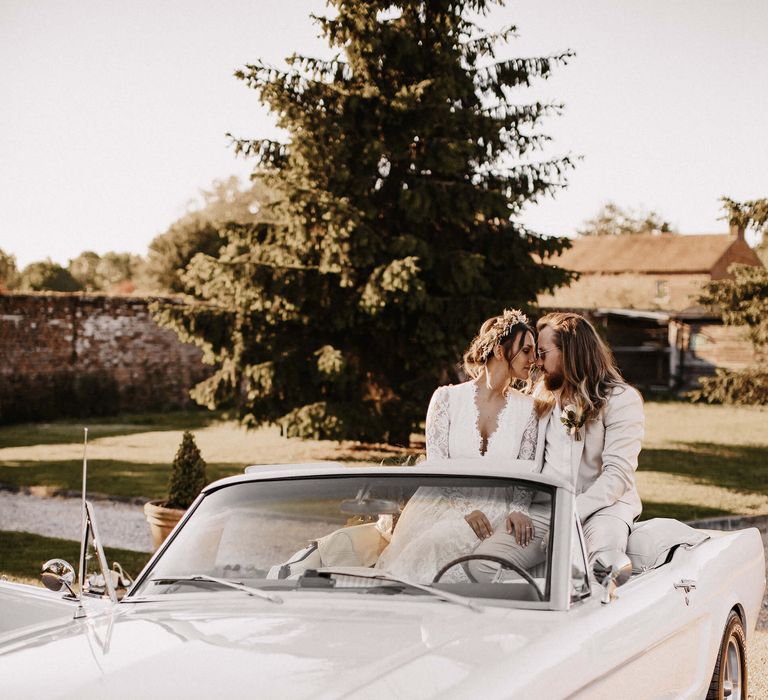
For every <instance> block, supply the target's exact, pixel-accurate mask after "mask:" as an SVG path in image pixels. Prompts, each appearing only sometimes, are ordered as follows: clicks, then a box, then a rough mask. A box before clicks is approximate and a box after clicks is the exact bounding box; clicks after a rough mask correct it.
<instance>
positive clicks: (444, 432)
mask: <svg viewBox="0 0 768 700" xmlns="http://www.w3.org/2000/svg"><path fill="white" fill-rule="evenodd" d="M476 394H477V385H476V383H475V382H474V381H470V382H465V383H463V384H458V385H452V386H443V387H440V388H439V389H437V391H435V393H434V394H433V396H432V400H431V401H430V404H429V409H428V411H427V425H426V436H427V459H428V460H439V459H467V458H470V459H492V460H494V462H495V463H496V464H498V465H502V464H504V463H507V464H509V468H510V471H517V472H521V471H534V470H535V469H536V446H537V439H538V418H537V416H536V414H535V412H534V409H533V399H532V398H531V397H529V396H524V395H523V394H520V393H518V392H515V391H511V392H510V393H509V395H508V396H507V400H506V403H505V405H504V407H503V408H502V410H501V411H500V412H499V415H498V417H497V420H496V430H495V431H494V432H493V433H492V434H491V435H489V436H488V441H487V444H486V445H485V451H483V446H484V445H483V438H482V435H481V434H480V430H479V428H478V418H479V412H478V408H477V400H476ZM531 497H532V492H531V491H530V490H529V489H525V488H520V487H513V488H501V487H499V488H490V487H489V488H480V487H476V488H458V487H456V488H449V487H421V488H419V489H418V490H417V491H416V493H415V494H414V495H413V497H412V498H411V499H410V500H409V501H408V504H407V505H406V507H405V508H404V510H403V512H402V515H401V516H400V519H399V521H398V523H397V527H396V528H395V532H394V534H393V536H392V540H391V542H390V544H389V546H388V547H387V548H386V549H385V550H384V551H383V552H382V553H381V556H380V557H379V560H378V562H377V563H376V568H378V569H384V570H386V571H388V572H389V573H392V574H394V575H398V576H402V577H404V578H408V579H411V580H413V581H417V582H422V583H431V582H432V579H433V578H434V576H435V574H436V573H437V572H438V571H439V570H440V569H441V568H442V567H443V565H444V564H446V563H447V562H449V561H451V560H452V559H455V558H456V557H460V556H462V555H465V554H471V553H472V551H473V550H474V549H475V547H477V545H478V544H480V541H481V540H479V539H478V538H477V535H475V533H474V531H473V530H472V528H471V527H470V526H469V524H468V523H467V521H466V520H465V519H464V516H465V515H468V514H469V513H471V512H472V511H474V510H480V511H482V512H483V513H484V514H485V515H486V517H487V518H488V520H489V521H490V523H491V526H492V528H493V530H494V532H495V531H496V529H497V528H499V527H504V526H505V520H506V517H507V515H508V514H509V513H510V512H512V511H523V512H527V510H528V506H529V505H530V502H531ZM443 580H445V581H466V580H467V579H466V577H465V575H464V572H463V570H462V569H461V567H459V566H456V567H453V568H452V569H450V570H449V571H448V572H447V573H446V575H445V576H444V577H443Z"/></svg>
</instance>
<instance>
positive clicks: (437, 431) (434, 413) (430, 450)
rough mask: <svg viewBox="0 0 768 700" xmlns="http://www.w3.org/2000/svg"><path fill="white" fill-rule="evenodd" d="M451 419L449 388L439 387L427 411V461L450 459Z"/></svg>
mask: <svg viewBox="0 0 768 700" xmlns="http://www.w3.org/2000/svg"><path fill="white" fill-rule="evenodd" d="M450 428H451V417H450V415H449V413H448V387H446V386H441V387H439V388H438V389H437V390H436V391H435V393H434V394H432V400H431V401H430V402H429V408H428V409H427V429H426V434H427V459H450V456H451V455H450V451H449V449H448V433H449V431H450Z"/></svg>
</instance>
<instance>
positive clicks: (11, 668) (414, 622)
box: [0, 594, 562, 700]
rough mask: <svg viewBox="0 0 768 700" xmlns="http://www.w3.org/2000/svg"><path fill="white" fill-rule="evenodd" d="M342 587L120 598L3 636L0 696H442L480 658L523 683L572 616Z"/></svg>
mask: <svg viewBox="0 0 768 700" xmlns="http://www.w3.org/2000/svg"><path fill="white" fill-rule="evenodd" d="M333 596H334V597H333V598H331V597H330V596H329V595H327V594H326V595H323V594H302V595H300V596H299V595H291V594H288V595H285V603H284V604H283V605H279V606H278V605H275V604H273V603H269V602H266V601H263V600H260V599H255V598H251V597H247V596H239V595H237V594H231V595H227V596H226V601H222V600H221V598H222V596H221V594H219V596H218V597H216V596H210V595H198V594H191V595H185V596H183V598H184V601H181V600H179V601H168V602H162V603H155V602H145V603H122V604H120V605H118V606H116V608H115V609H114V610H112V611H110V612H107V613H103V614H97V615H91V616H89V617H86V618H85V619H82V620H72V621H70V622H68V623H66V624H58V625H57V626H56V627H55V628H53V629H48V630H45V631H42V630H41V631H37V632H36V633H31V634H30V633H29V632H28V633H27V634H25V635H23V637H22V638H19V637H17V638H15V639H7V640H6V642H5V643H4V644H2V645H0V678H3V679H4V681H3V684H4V685H5V683H6V681H8V682H9V683H10V684H11V685H10V687H6V690H7V691H8V692H7V693H4V695H5V696H6V697H14V698H19V699H20V698H25V697H36V698H37V697H45V698H47V699H48V700H51V699H53V698H61V699H62V700H63V699H65V698H72V699H74V698H77V699H78V700H85V699H88V698H94V699H95V698H99V699H101V698H110V700H118V699H119V698H143V697H160V696H161V695H166V696H169V697H181V696H183V697H185V698H188V699H192V698H207V699H209V698H213V697H227V696H232V697H243V696H244V691H247V692H245V695H246V696H249V695H250V694H251V693H252V694H253V696H259V697H281V698H296V699H303V698H310V697H311V698H339V697H345V696H347V695H353V694H359V693H360V692H364V694H365V696H366V697H379V696H381V697H385V696H386V697H388V698H391V697H392V696H394V697H420V698H429V697H433V696H436V695H442V696H443V697H445V696H446V692H448V691H450V690H452V689H457V688H460V687H461V686H462V684H463V683H464V682H469V681H470V677H472V678H476V677H477V673H478V671H479V670H480V669H482V668H487V669H488V670H489V672H490V676H493V673H492V669H493V668H495V667H500V665H503V666H504V668H505V669H506V673H505V674H504V675H505V676H506V677H507V679H508V678H509V675H508V674H509V673H510V672H511V671H513V666H515V667H517V668H518V671H517V673H518V678H519V680H521V681H523V680H524V678H525V676H528V675H530V673H531V672H532V670H531V669H532V668H536V669H537V670H541V667H542V665H541V663H540V662H541V659H542V658H545V659H546V658H549V657H551V656H552V654H551V648H550V652H549V654H547V653H546V652H545V651H544V648H545V647H548V646H550V645H549V644H547V642H546V639H547V638H549V637H550V635H551V634H553V633H555V631H556V629H557V628H558V627H559V626H560V625H561V624H562V620H561V619H559V618H560V616H562V613H553V612H547V611H541V610H510V609H507V608H500V607H494V606H485V607H484V609H483V611H482V612H473V611H472V610H469V609H467V608H465V607H463V606H459V605H456V604H451V603H446V602H443V601H440V600H437V599H427V600H424V599H416V598H411V599H404V600H401V599H393V598H392V597H390V596H386V598H374V597H373V596H370V595H366V596H365V598H364V599H363V598H362V597H361V596H354V595H351V596H347V595H341V594H333ZM337 596H338V597H337ZM180 597H181V596H180ZM559 644H562V640H561V641H560V642H559ZM553 661H554V660H553ZM532 662H533V663H532ZM42 669H45V673H44V674H43V673H41V670H42ZM490 676H489V677H490ZM470 687H472V686H470Z"/></svg>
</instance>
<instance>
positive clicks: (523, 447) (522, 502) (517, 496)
mask: <svg viewBox="0 0 768 700" xmlns="http://www.w3.org/2000/svg"><path fill="white" fill-rule="evenodd" d="M538 436H539V418H538V416H537V415H536V411H531V415H530V417H529V418H528V422H527V423H526V424H525V428H524V429H523V437H522V440H521V441H520V453H519V454H518V455H517V458H518V459H536V441H537V439H538ZM532 499H533V489H527V488H523V487H522V486H515V487H514V489H513V490H512V498H511V499H510V505H509V512H510V513H514V512H515V511H517V512H520V513H526V514H527V513H528V506H530V505H531V500H532Z"/></svg>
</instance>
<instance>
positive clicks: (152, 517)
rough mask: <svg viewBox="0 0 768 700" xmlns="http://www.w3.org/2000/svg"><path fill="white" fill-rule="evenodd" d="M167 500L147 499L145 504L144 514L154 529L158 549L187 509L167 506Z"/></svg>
mask: <svg viewBox="0 0 768 700" xmlns="http://www.w3.org/2000/svg"><path fill="white" fill-rule="evenodd" d="M164 504H165V501H147V502H146V503H145V504H144V515H145V516H146V518H147V522H148V523H149V529H150V530H151V531H152V544H153V546H154V547H155V549H157V548H158V547H159V546H160V545H161V544H162V543H163V542H164V541H165V538H166V537H168V534H169V533H170V532H171V530H173V528H174V527H176V523H178V522H179V520H181V517H182V516H183V515H184V513H185V512H186V511H184V510H180V509H179V508H166V507H165V505H164Z"/></svg>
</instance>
